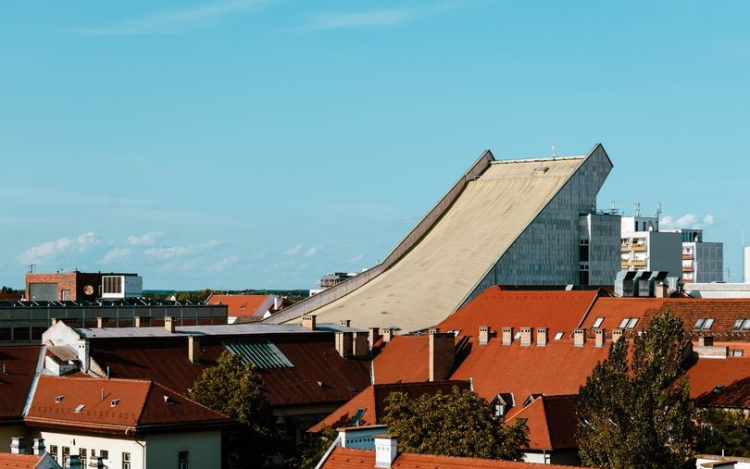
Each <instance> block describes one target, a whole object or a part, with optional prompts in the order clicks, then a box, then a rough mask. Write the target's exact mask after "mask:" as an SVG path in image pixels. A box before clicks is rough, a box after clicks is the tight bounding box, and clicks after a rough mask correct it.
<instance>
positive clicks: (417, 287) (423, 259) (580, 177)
mask: <svg viewBox="0 0 750 469" xmlns="http://www.w3.org/2000/svg"><path fill="white" fill-rule="evenodd" d="M611 169H612V163H611V161H610V160H609V157H608V156H607V153H606V151H605V150H604V148H603V147H602V146H601V145H596V146H595V147H594V148H592V149H591V151H590V152H589V153H588V154H586V155H585V156H576V157H561V158H554V157H553V158H539V159H528V160H506V161H496V160H495V158H494V156H493V155H492V153H491V152H489V151H487V152H485V153H484V154H483V155H482V156H481V157H480V158H479V160H478V161H477V162H476V163H475V164H474V165H473V166H472V167H471V168H470V169H469V170H468V171H467V172H466V173H465V174H464V175H463V176H462V177H461V179H460V180H459V181H458V183H456V185H454V186H453V188H452V189H451V190H450V191H449V192H448V193H447V194H446V195H445V196H444V197H443V198H442V199H441V200H440V201H439V202H438V204H437V205H436V206H435V208H433V209H432V210H431V211H430V212H429V213H428V214H427V215H426V216H425V218H424V219H423V220H422V221H421V222H420V223H419V224H418V225H417V226H416V227H415V228H414V230H412V232H411V233H409V235H408V236H407V237H406V238H405V239H404V240H403V241H402V242H401V244H399V245H398V246H397V247H396V249H394V251H393V252H392V253H391V254H390V255H389V256H388V257H387V258H386V260H385V261H383V263H381V264H380V265H378V266H375V267H373V268H372V269H370V270H368V271H366V272H363V273H362V274H359V275H357V276H356V277H353V278H351V279H349V280H346V281H344V282H342V283H340V284H338V285H336V286H335V287H332V288H329V289H327V290H325V291H324V292H321V293H319V294H317V295H315V296H313V297H311V298H308V299H306V300H304V301H301V302H300V303H297V304H296V305H294V306H292V307H290V308H287V309H286V310H285V311H283V312H281V313H279V314H277V315H275V316H273V317H271V318H269V319H268V321H270V322H273V323H281V322H292V321H293V322H297V321H299V320H300V318H301V317H302V316H303V315H305V314H308V313H310V312H313V311H314V312H315V314H317V315H318V316H319V319H324V320H325V321H327V322H336V321H338V320H340V319H345V318H349V319H352V320H353V322H354V325H356V326H357V327H370V326H394V325H396V326H399V327H400V328H401V329H402V330H407V331H414V330H423V329H426V328H428V327H430V326H432V325H434V324H437V323H438V322H439V321H440V320H442V319H443V318H445V317H446V316H448V315H449V314H451V313H453V312H454V311H456V309H458V308H459V307H460V306H461V305H462V304H464V303H465V302H466V301H468V300H470V299H471V298H473V297H475V296H476V295H478V294H479V293H480V292H481V291H483V290H484V289H486V288H487V287H489V286H491V285H496V284H508V285H514V284H515V285H524V284H526V285H533V284H536V285H561V284H562V285H566V284H578V283H580V282H581V280H582V276H581V271H582V269H583V268H588V274H587V275H586V276H587V277H588V282H589V283H603V284H611V283H612V281H613V280H614V276H615V274H616V272H617V271H618V270H619V265H618V262H617V256H616V253H613V255H612V256H611V257H610V256H609V255H608V254H607V251H608V249H609V248H608V246H611V245H612V244H613V243H616V242H617V240H618V239H619V228H618V226H617V225H618V224H619V217H618V216H616V215H604V214H596V195H597V192H598V191H599V188H600V187H601V185H602V184H603V183H604V180H605V179H606V177H607V175H608V174H609V172H610V170H611ZM589 215H595V216H589ZM600 237H601V238H602V239H600ZM604 238H607V239H604ZM609 238H612V239H609ZM584 240H588V243H589V248H588V249H587V250H583V251H585V254H586V257H585V258H583V259H582V254H583V253H584V252H583V251H582V250H581V248H580V247H581V246H582V245H583V241H584ZM583 280H586V279H585V278H583Z"/></svg>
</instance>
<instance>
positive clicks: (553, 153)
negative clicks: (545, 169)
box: [552, 142, 557, 160]
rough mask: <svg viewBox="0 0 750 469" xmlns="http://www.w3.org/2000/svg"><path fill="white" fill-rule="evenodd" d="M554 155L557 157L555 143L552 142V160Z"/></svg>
mask: <svg viewBox="0 0 750 469" xmlns="http://www.w3.org/2000/svg"><path fill="white" fill-rule="evenodd" d="M555 157H557V143H555V142H552V159H553V160H554V159H555Z"/></svg>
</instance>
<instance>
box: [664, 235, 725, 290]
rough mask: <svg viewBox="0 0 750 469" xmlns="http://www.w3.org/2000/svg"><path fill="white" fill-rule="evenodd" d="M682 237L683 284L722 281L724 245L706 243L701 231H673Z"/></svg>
mask: <svg viewBox="0 0 750 469" xmlns="http://www.w3.org/2000/svg"><path fill="white" fill-rule="evenodd" d="M674 232H675V233H680V235H681V236H682V281H683V283H686V284H687V283H713V282H721V281H723V280H724V243H720V242H706V241H704V240H703V230H700V229H693V228H691V229H679V230H674Z"/></svg>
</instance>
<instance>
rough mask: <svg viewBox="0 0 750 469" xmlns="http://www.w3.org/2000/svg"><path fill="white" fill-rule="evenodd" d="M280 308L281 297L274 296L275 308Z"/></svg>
mask: <svg viewBox="0 0 750 469" xmlns="http://www.w3.org/2000/svg"><path fill="white" fill-rule="evenodd" d="M279 308H281V297H278V296H274V297H273V309H275V310H276V311H278V310H279Z"/></svg>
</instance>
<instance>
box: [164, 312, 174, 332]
mask: <svg viewBox="0 0 750 469" xmlns="http://www.w3.org/2000/svg"><path fill="white" fill-rule="evenodd" d="M174 326H175V324H174V318H173V317H172V316H164V329H166V331H167V332H169V333H171V334H174V330H175V329H174Z"/></svg>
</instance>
